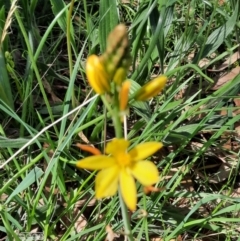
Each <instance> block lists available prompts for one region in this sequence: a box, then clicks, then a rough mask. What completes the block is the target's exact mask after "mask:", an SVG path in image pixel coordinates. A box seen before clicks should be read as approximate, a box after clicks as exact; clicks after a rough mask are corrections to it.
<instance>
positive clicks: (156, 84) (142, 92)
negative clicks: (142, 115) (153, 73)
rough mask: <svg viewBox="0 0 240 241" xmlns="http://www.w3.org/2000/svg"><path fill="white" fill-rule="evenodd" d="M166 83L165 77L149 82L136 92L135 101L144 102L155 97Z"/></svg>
mask: <svg viewBox="0 0 240 241" xmlns="http://www.w3.org/2000/svg"><path fill="white" fill-rule="evenodd" d="M166 83H167V77H166V76H165V75H162V76H159V77H157V78H155V79H153V80H151V81H150V82H148V83H147V84H145V85H144V86H143V87H141V88H140V89H139V90H138V91H137V93H136V95H135V99H136V100H142V101H144V100H147V99H149V98H152V97H154V96H156V95H157V94H158V93H159V92H160V91H162V89H163V88H164V86H165V85H166Z"/></svg>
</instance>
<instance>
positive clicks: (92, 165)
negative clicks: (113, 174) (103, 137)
mask: <svg viewBox="0 0 240 241" xmlns="http://www.w3.org/2000/svg"><path fill="white" fill-rule="evenodd" d="M115 164H116V161H115V159H114V158H112V157H108V156H105V155H99V156H90V157H86V158H84V159H82V160H80V161H78V162H77V163H76V166H77V167H78V168H85V169H89V170H100V169H103V168H107V167H111V166H113V165H115Z"/></svg>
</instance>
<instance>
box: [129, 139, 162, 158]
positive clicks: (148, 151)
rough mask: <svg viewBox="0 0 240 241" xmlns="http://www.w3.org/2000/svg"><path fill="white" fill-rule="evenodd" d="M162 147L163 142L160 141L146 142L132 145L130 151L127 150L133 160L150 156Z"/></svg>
mask: <svg viewBox="0 0 240 241" xmlns="http://www.w3.org/2000/svg"><path fill="white" fill-rule="evenodd" d="M162 147H163V144H162V143H161V142H146V143H142V144H139V145H137V146H136V147H134V148H133V149H132V150H131V151H129V154H130V156H131V157H132V160H133V161H141V160H144V159H145V158H147V157H149V156H151V155H152V154H154V153H155V152H156V151H157V150H159V149H161V148H162Z"/></svg>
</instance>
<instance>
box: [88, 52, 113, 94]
mask: <svg viewBox="0 0 240 241" xmlns="http://www.w3.org/2000/svg"><path fill="white" fill-rule="evenodd" d="M86 74H87V78H88V81H89V84H90V85H91V87H92V88H93V89H94V91H95V92H96V93H98V94H100V95H101V94H104V93H106V92H110V88H111V86H110V80H109V78H108V74H107V72H106V70H105V68H104V66H103V64H102V62H101V61H100V59H99V57H98V56H97V55H90V56H89V57H88V58H87V63H86Z"/></svg>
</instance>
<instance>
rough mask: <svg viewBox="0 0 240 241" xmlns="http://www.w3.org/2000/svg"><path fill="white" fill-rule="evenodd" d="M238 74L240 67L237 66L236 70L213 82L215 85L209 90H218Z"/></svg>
mask: <svg viewBox="0 0 240 241" xmlns="http://www.w3.org/2000/svg"><path fill="white" fill-rule="evenodd" d="M239 73H240V66H237V67H236V68H234V69H232V70H231V71H230V72H229V73H227V74H224V75H223V76H221V77H220V78H219V79H217V80H215V81H216V83H215V85H214V86H213V87H212V88H211V90H218V89H219V88H220V87H222V86H223V85H224V84H226V83H227V82H229V81H231V80H232V79H234V78H235V77H236V76H237V75H238V74H239Z"/></svg>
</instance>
